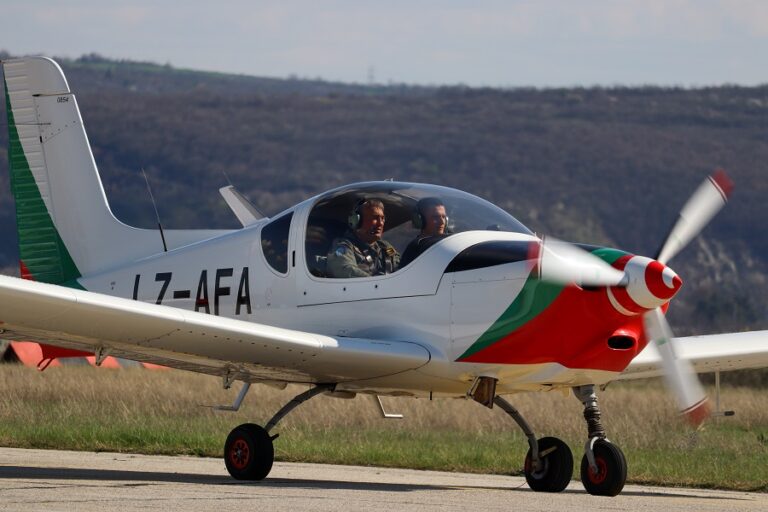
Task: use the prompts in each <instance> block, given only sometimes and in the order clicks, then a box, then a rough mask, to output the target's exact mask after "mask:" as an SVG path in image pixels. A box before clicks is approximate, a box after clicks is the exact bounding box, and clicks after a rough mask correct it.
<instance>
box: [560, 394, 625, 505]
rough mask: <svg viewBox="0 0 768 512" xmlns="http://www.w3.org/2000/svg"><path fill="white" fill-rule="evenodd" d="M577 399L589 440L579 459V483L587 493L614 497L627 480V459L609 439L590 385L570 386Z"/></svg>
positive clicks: (595, 396)
mask: <svg viewBox="0 0 768 512" xmlns="http://www.w3.org/2000/svg"><path fill="white" fill-rule="evenodd" d="M573 393H574V395H576V398H578V399H579V401H580V402H581V403H582V404H584V419H585V420H586V421H587V436H588V438H589V439H588V440H587V443H586V445H585V447H584V457H582V459H581V483H582V484H583V485H584V488H585V489H586V490H587V492H588V493H589V494H594V495H596V496H616V495H617V494H619V493H620V492H621V490H622V489H623V488H624V483H625V482H626V480H627V460H626V459H625V458H624V454H623V453H622V451H621V449H620V448H619V447H618V446H616V445H615V444H613V443H611V442H610V441H608V438H607V437H606V434H605V428H603V425H602V423H601V422H600V407H599V406H598V404H597V395H596V394H595V387H594V386H593V385H588V386H578V387H575V388H573Z"/></svg>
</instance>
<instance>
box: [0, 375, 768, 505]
mask: <svg viewBox="0 0 768 512" xmlns="http://www.w3.org/2000/svg"><path fill="white" fill-rule="evenodd" d="M0 386H1V389H2V390H3V397H2V400H0V445H3V446H14V447H39V448H59V449H77V450H112V451H129V452H142V453H165V454H175V453H184V454H197V455H206V456H220V454H221V452H222V447H223V442H224V439H225V437H226V435H227V434H228V432H229V430H230V429H231V428H233V427H234V426H236V425H238V424H240V423H245V422H254V423H260V424H264V423H265V422H266V421H268V420H269V418H270V417H271V415H272V414H273V413H274V412H275V411H277V410H278V409H279V408H280V407H281V406H282V405H283V404H284V403H286V402H287V401H289V400H290V399H291V398H292V397H293V396H294V395H295V394H296V393H298V392H300V391H301V390H302V389H303V388H302V387H300V386H289V387H288V389H286V390H282V391H279V390H275V389H273V388H270V387H267V386H263V385H257V386H254V387H253V388H252V389H251V392H250V394H249V395H248V397H247V398H246V400H245V402H244V403H243V406H242V408H241V410H240V411H239V412H237V413H224V412H215V411H212V410H211V409H210V408H207V407H204V406H205V405H211V404H230V403H231V402H232V401H233V400H234V397H235V396H236V394H237V389H236V388H237V387H238V385H235V386H233V389H230V390H224V389H222V387H221V382H220V381H219V380H218V379H215V378H213V377H208V376H201V375H195V374H190V373H186V372H181V371H146V370H138V369H135V370H134V369H126V370H107V369H94V368H91V367H86V366H83V367H72V366H70V367H61V368H50V369H48V370H46V371H45V372H44V373H40V372H38V371H36V370H34V369H30V368H25V367H22V366H19V365H11V364H5V365H0ZM722 399H723V402H724V406H725V407H727V408H728V409H734V410H736V416H735V417H731V418H719V419H713V420H710V421H709V422H708V423H707V424H705V427H704V428H703V429H702V430H701V431H699V432H691V431H690V430H689V429H687V428H686V427H685V426H683V425H682V424H681V423H680V421H679V419H678V418H677V415H676V413H675V408H674V405H673V403H672V401H671V399H670V397H669V396H668V395H667V394H666V393H665V392H664V389H663V386H662V385H661V383H659V382H656V381H652V382H643V383H632V384H626V383H621V384H612V385H611V386H609V387H608V389H607V390H605V391H604V392H602V393H601V394H600V401H601V405H602V410H603V419H604V425H605V426H606V428H607V430H608V436H609V438H610V439H611V440H613V441H614V442H616V443H617V444H618V445H619V446H621V447H622V449H623V450H624V452H625V453H626V455H627V459H628V461H629V478H630V480H631V481H634V482H644V483H658V484H666V485H693V486H701V487H718V488H732V489H745V490H762V491H768V393H766V392H765V389H751V388H737V387H729V386H728V385H727V374H726V375H725V376H724V388H723V394H722ZM383 400H384V403H385V405H386V407H387V409H389V410H390V412H398V413H402V414H404V415H405V419H402V420H390V419H383V418H381V416H380V414H379V411H378V408H377V406H376V404H375V402H374V398H373V397H370V396H358V397H356V398H354V399H351V400H349V399H346V400H345V399H339V398H331V397H326V396H320V397H317V398H315V399H313V400H311V401H309V402H307V403H305V404H303V405H302V406H300V407H299V408H298V409H296V410H295V411H294V412H293V413H291V415H289V416H288V417H287V418H286V419H285V420H283V422H282V423H281V424H280V425H279V427H278V428H277V429H276V430H275V431H276V432H278V433H280V434H281V435H280V438H279V439H277V440H276V441H275V449H276V455H277V458H278V459H279V460H294V461H312V462H328V463H347V464H372V465H384V466H400V467H414V468H423V469H445V470H462V471H477V472H494V473H502V474H517V473H519V472H520V471H521V468H522V461H523V457H524V455H525V450H526V449H527V445H526V443H525V440H524V437H523V436H522V434H521V433H520V431H519V429H518V428H517V426H516V425H515V424H514V423H513V422H512V421H511V419H509V418H508V417H507V416H506V415H505V414H504V413H503V412H502V411H500V410H498V408H494V409H493V410H488V409H485V408H483V407H481V406H479V405H478V404H475V403H474V402H471V401H467V400H461V399H451V400H434V401H429V400H426V399H406V398H383ZM510 400H511V401H512V403H513V404H514V405H515V406H516V407H517V408H518V409H519V410H520V411H521V412H522V413H523V414H524V415H525V416H526V419H528V421H529V423H530V424H531V425H532V426H533V427H534V429H535V430H536V432H537V433H538V434H539V435H540V436H543V435H555V436H558V437H561V438H563V439H564V440H565V441H566V442H568V444H569V445H570V446H571V448H572V449H573V451H574V459H575V460H576V466H577V468H576V477H578V464H579V461H580V459H581V453H582V446H583V442H584V440H585V438H586V427H585V425H584V421H583V418H582V416H581V414H582V407H581V404H580V403H579V402H578V401H577V400H576V399H574V398H573V397H569V396H563V395H562V394H559V393H538V394H521V395H518V396H512V397H510Z"/></svg>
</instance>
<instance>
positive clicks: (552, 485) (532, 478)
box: [524, 437, 573, 492]
mask: <svg viewBox="0 0 768 512" xmlns="http://www.w3.org/2000/svg"><path fill="white" fill-rule="evenodd" d="M537 442H538V445H539V457H540V458H541V463H542V465H541V469H539V470H538V471H536V470H535V469H534V467H533V460H532V459H531V449H530V448H529V449H528V454H527V455H526V456H525V469H524V472H525V481H526V482H528V486H529V487H530V488H531V489H533V490H534V491H536V492H560V491H562V490H563V489H565V488H566V487H568V483H569V482H570V481H571V477H572V476H573V454H572V453H571V449H570V448H568V445H567V444H565V443H564V442H563V441H561V440H560V439H558V438H556V437H542V438H541V439H539V440H538V441H537Z"/></svg>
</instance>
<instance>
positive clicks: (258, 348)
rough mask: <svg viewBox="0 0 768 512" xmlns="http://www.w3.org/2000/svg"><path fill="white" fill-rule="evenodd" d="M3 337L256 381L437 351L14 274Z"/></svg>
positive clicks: (376, 371) (334, 376)
mask: <svg viewBox="0 0 768 512" xmlns="http://www.w3.org/2000/svg"><path fill="white" fill-rule="evenodd" d="M0 336H1V337H3V338H8V339H23V340H31V341H37V342H40V343H47V344H49V345H54V346H59V347H65V348H73V349H79V350H86V351H90V352H94V353H102V354H103V355H110V356H116V357H123V358H126V359H133V360H136V361H142V362H148V363H156V364H162V365H165V366H170V367H172V368H180V369H184V370H191V371H195V372H200V373H207V374H211V375H222V376H223V375H227V376H228V378H231V379H236V380H243V381H248V382H254V381H263V380H268V381H281V382H285V381H289V382H326V383H331V382H335V383H338V382H348V381H359V380H366V379H373V378H378V377H384V376H388V375H394V374H397V373H401V372H405V371H408V370H413V369H416V368H419V367H421V366H424V365H425V364H427V363H428V362H429V361H430V358H431V354H430V351H429V350H428V349H427V348H426V347H424V346H422V345H419V344H417V343H411V342H405V341H382V340H372V339H361V338H344V337H332V336H324V335H320V334H313V333H308V332H301V331H293V330H289V329H281V328H277V327H271V326H268V325H263V324H256V323H251V322H245V321H242V320H233V319H229V318H223V317H218V316H212V315H208V314H204V313H197V312H192V311H184V310H181V309H177V308H172V307H168V306H160V305H156V304H147V303H143V302H137V301H133V300H128V299H122V298H118V297H112V296H109V295H103V294H100V293H93V292H88V291H83V290H75V289H71V288H65V287H62V286H55V285H50V284H44V283H37V282H33V281H26V280H23V279H18V278H14V277H8V276H0Z"/></svg>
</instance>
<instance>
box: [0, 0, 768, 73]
mask: <svg viewBox="0 0 768 512" xmlns="http://www.w3.org/2000/svg"><path fill="white" fill-rule="evenodd" d="M120 4H123V5H120ZM0 49H5V50H8V51H9V52H11V53H12V54H15V55H21V54H28V53H42V54H45V55H49V56H64V57H78V56H80V55H82V54H85V53H91V52H96V53H99V54H102V55H104V56H106V57H112V58H124V59H133V60H149V61H154V62H158V63H160V64H165V63H170V64H171V65H173V66H175V67H184V68H193V69H203V70H211V71H224V72H234V73H244V74H249V75H259V76H272V77H287V76H289V75H296V76H299V77H308V78H315V77H321V78H324V79H327V80H339V81H345V82H361V83H365V82H368V81H370V80H371V79H372V80H373V81H375V82H377V83H387V82H405V83H413V84H458V83H462V84H467V85H474V86H480V85H489V86H521V85H532V86H571V85H585V86H589V85H595V84H598V85H640V84H659V85H683V86H697V85H714V84H722V83H736V84H743V85H756V84H761V83H768V1H763V0H730V1H727V0H637V1H636V0H627V1H618V0H616V1H609V0H604V1H598V0H573V1H566V0H563V1H560V0H552V1H547V0H540V1H527V0H519V1H516V0H506V1H501V0H489V1H482V0H475V1H461V0H442V1H437V0H424V1H419V0H378V1H366V0H357V1H353V0H296V1H291V0H282V1H273V0H267V1H259V0H248V1H246V0H233V1H227V0H219V1H210V0H207V1H204V2H202V1H197V0H186V1H180V0H168V1H163V0H132V1H130V2H109V1H106V0H67V1H55V0H48V1H43V0H3V1H2V2H1V3H0Z"/></svg>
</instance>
